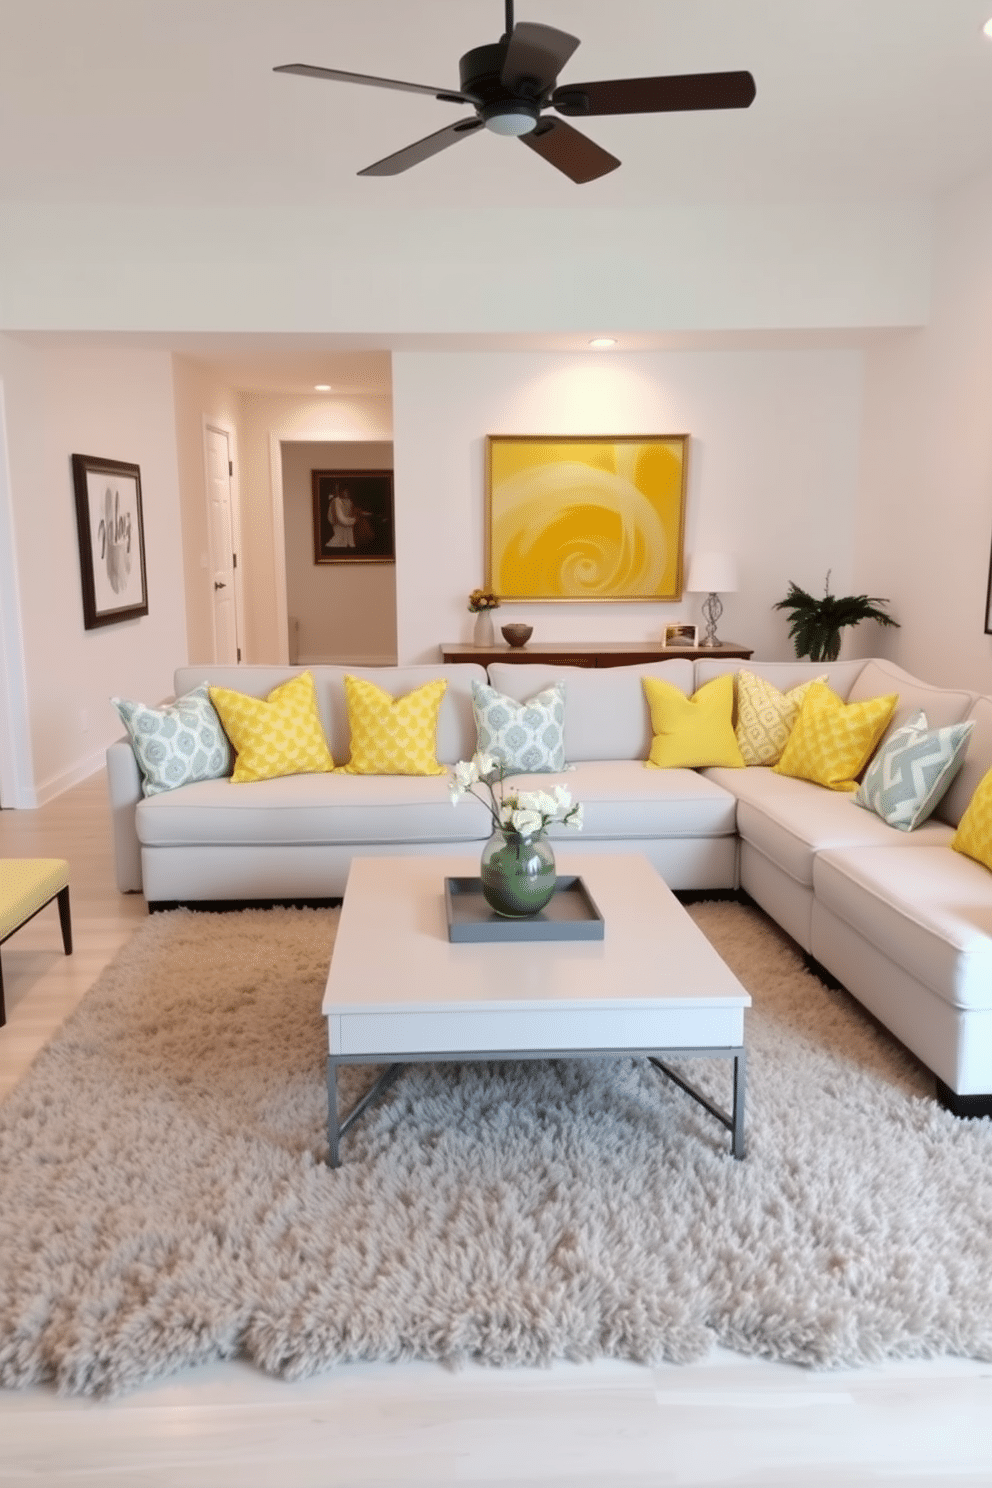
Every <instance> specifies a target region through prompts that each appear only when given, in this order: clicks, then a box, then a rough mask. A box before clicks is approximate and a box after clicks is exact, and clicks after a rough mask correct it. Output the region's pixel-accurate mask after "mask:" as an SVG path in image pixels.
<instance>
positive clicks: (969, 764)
mask: <svg viewBox="0 0 992 1488" xmlns="http://www.w3.org/2000/svg"><path fill="white" fill-rule="evenodd" d="M965 716H966V717H967V718H971V719H974V721H975V730H974V733H973V734H972V736H971V738H970V739H969V740H968V752H967V754H966V755H965V757H964V764H963V765H962V766H961V768H960V770H959V771H958V773H957V775H956V776H955V777H954V783H953V784H952V786H951V788H950V790H948V792H947V794H946V795H945V796H944V799H943V800H942V801H941V803H940V805H939V806H938V807H937V810H936V811H935V812H934V816H938V817H940V819H941V821H946V822H950V823H951V825H952V826H957V824H958V822H959V821H960V820H961V818H962V816H963V815H964V813H965V811H966V810H967V809H968V804H969V802H970V801H971V799H972V797H973V796H974V794H975V792H976V790H977V789H978V785H979V782H980V781H981V780H982V779H983V778H984V776H985V775H986V774H987V773H988V771H989V770H992V698H988V697H976V698H973V700H972V704H971V707H970V708H969V709H968V712H967V714H966V715H965Z"/></svg>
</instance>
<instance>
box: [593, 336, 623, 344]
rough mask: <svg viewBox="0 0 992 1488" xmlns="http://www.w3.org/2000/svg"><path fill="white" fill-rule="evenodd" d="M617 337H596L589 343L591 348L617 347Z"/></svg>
mask: <svg viewBox="0 0 992 1488" xmlns="http://www.w3.org/2000/svg"><path fill="white" fill-rule="evenodd" d="M616 344H617V342H616V337H615V336H594V337H593V338H592V340H591V341H590V342H589V345H590V346H616Z"/></svg>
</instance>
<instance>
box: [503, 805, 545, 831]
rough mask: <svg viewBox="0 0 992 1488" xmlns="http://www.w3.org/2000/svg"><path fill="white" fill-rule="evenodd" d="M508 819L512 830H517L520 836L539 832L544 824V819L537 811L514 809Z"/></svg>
mask: <svg viewBox="0 0 992 1488" xmlns="http://www.w3.org/2000/svg"><path fill="white" fill-rule="evenodd" d="M510 821H511V823H512V826H513V830H514V831H515V832H519V833H520V835H521V837H532V836H533V835H534V833H535V832H539V831H540V830H541V828H542V827H543V826H544V821H543V818H542V817H541V813H540V812H539V811H526V810H524V811H514V812H513V813H512V815H511V817H510Z"/></svg>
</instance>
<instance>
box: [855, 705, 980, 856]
mask: <svg viewBox="0 0 992 1488" xmlns="http://www.w3.org/2000/svg"><path fill="white" fill-rule="evenodd" d="M974 727H975V721H974V719H969V720H968V722H967V723H952V724H950V725H949V726H948V727H947V728H939V729H931V728H930V727H929V725H928V723H927V715H926V714H925V713H924V712H922V711H920V712H918V713H914V714H913V715H912V717H911V718H907V720H906V722H905V723H904V724H903V726H902V728H898V729H896V730H895V732H894V733H892V734H890V735H889V737H888V739H887V740H886V741H885V743H884V744H883V745H882V747H881V749H880V750H879V751H878V753H877V754H876V755H875V758H874V759H873V760H872V762H871V764H870V765H869V766H868V771H867V773H866V775H865V778H864V780H863V781H862V783H861V788H860V790H859V791H858V793H857V795H856V796H855V797H854V799H855V802H856V803H857V805H859V806H865V807H867V809H868V810H869V811H874V812H875V814H876V815H877V816H880V817H881V818H882V820H883V821H887V822H888V824H889V826H890V827H898V828H899V830H900V832H912V831H913V829H914V828H915V827H919V826H922V825H923V823H924V822H925V821H926V819H927V817H928V816H929V815H930V813H931V812H932V811H934V810H935V808H936V807H937V805H938V804H939V802H940V798H941V796H943V794H944V792H945V791H946V790H947V787H948V786H949V785H950V783H951V781H952V780H953V779H954V777H955V775H956V774H957V772H958V770H959V769H960V768H961V764H962V762H963V760H964V753H965V750H966V749H967V747H968V740H969V739H970V737H971V731H972V729H973V728H974Z"/></svg>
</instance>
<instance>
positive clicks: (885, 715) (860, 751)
mask: <svg viewBox="0 0 992 1488" xmlns="http://www.w3.org/2000/svg"><path fill="white" fill-rule="evenodd" d="M896 702H897V696H896V694H895V693H894V692H893V693H890V694H889V695H888V696H886V697H878V698H869V699H868V700H866V701H865V702H863V703H844V702H842V701H841V699H840V698H839V697H838V696H837V694H836V693H835V692H832V691H831V690H830V688H829V687H827V685H826V684H825V683H823V682H813V683H812V684H811V685H810V688H809V691H808V692H807V694H806V696H805V698H804V699H803V704H802V707H801V708H800V710H799V719H798V721H797V723H796V726H795V728H794V729H793V730H792V733H791V734H790V735H789V739H788V743H787V744H786V746H785V749H784V750H783V751H782V758H781V759H780V760H779V762H778V764H777V765H773V766H772V769H773V770H774V771H776V772H777V773H778V774H780V775H790V776H793V777H794V778H796V779H799V780H811V781H812V782H813V783H814V784H815V785H823V786H826V787H827V788H828V789H829V790H835V791H854V790H857V781H856V779H855V777H856V776H857V775H859V774H860V772H861V771H862V770H863V769H864V767H865V765H866V764H867V763H868V760H869V759H870V758H871V755H872V753H873V751H874V749H875V746H876V745H877V743H878V741H879V739H880V738H881V737H882V735H883V733H884V732H885V728H886V725H887V724H888V721H889V719H890V718H891V716H892V710H893V708H894V707H895V705H896Z"/></svg>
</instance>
